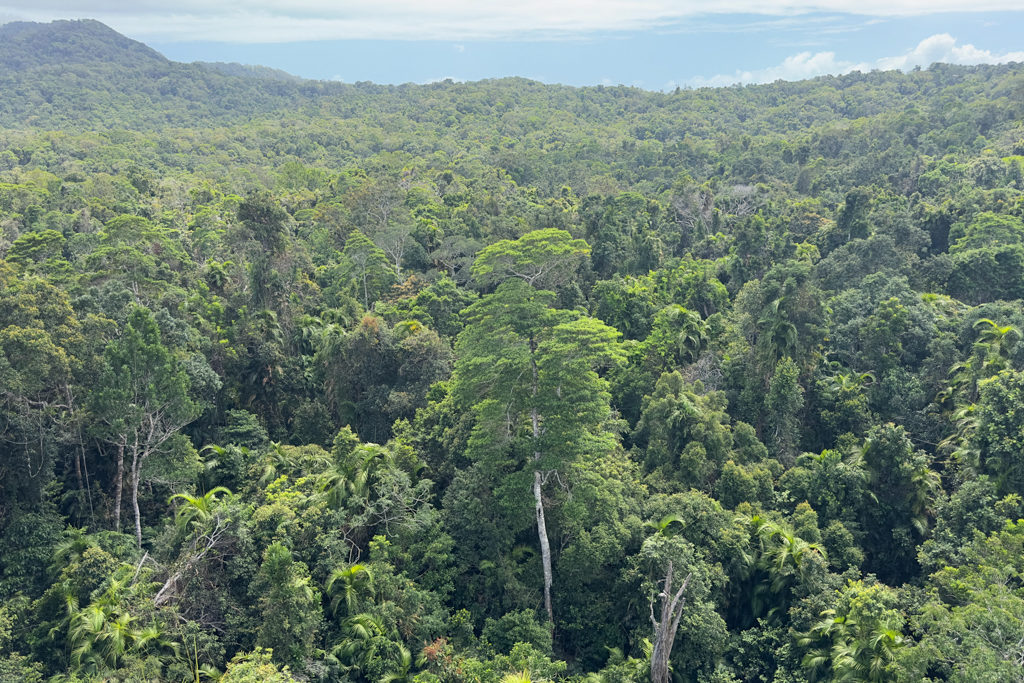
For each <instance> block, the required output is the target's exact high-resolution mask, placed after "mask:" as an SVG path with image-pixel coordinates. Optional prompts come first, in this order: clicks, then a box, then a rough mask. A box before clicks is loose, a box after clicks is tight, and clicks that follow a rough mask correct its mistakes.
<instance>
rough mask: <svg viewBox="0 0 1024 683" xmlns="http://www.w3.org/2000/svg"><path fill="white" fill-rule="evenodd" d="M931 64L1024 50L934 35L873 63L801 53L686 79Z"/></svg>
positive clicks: (1023, 55) (713, 81)
mask: <svg viewBox="0 0 1024 683" xmlns="http://www.w3.org/2000/svg"><path fill="white" fill-rule="evenodd" d="M935 62H944V63H947V64H1003V63H1005V62H1024V51H1021V52H1007V53H1005V54H995V53H993V52H992V51H991V50H981V49H978V48H976V47H975V46H973V45H971V44H970V43H965V44H964V45H957V42H956V38H954V37H953V36H951V35H949V34H948V33H938V34H935V35H933V36H929V37H928V38H925V39H924V40H922V41H921V42H920V43H918V45H917V47H915V48H914V49H912V50H910V51H908V52H906V53H905V54H902V55H898V56H896V57H882V58H881V59H877V60H875V61H874V62H851V61H845V60H841V59H836V55H835V53H834V52H816V53H813V54H812V53H810V52H801V53H799V54H795V55H792V56H790V57H786V59H785V60H783V62H782V63H781V64H779V65H777V66H771V67H768V68H766V69H755V70H752V71H737V72H736V73H734V74H718V75H716V76H712V77H711V78H702V77H699V76H698V77H696V78H692V79H690V81H689V83H690V85H693V86H696V87H702V86H723V85H732V84H734V83H771V82H772V81H777V80H784V81H798V80H801V79H804V78H813V77H815V76H823V75H825V74H845V73H850V72H851V71H863V72H867V71H871V70H873V69H881V70H883V71H884V70H891V69H902V70H904V71H906V70H909V69H912V68H914V67H915V66H922V67H924V66H929V65H930V64H934V63H935Z"/></svg>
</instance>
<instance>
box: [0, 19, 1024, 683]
mask: <svg viewBox="0 0 1024 683" xmlns="http://www.w3.org/2000/svg"><path fill="white" fill-rule="evenodd" d="M0 92H2V93H3V96H2V98H0V600H2V602H0V680H2V681H26V682H28V683H33V682H39V681H44V680H45V681H52V682H54V683H71V682H85V681H215V680H219V681H221V683H243V682H245V683H253V682H259V683H282V682H289V681H317V682H321V681H322V682H327V681H353V682H364V681H365V682H369V681H374V682H376V681H384V682H391V683H397V682H399V681H417V682H418V683H448V682H455V681H473V682H482V683H483V682H496V683H497V682H503V683H515V682H526V681H535V682H540V681H564V682H566V683H569V682H575V683H584V682H587V683H591V682H592V683H597V682H607V683H612V682H630V681H652V682H653V683H667V682H668V681H694V682H696V681H700V682H706V683H712V682H714V683H729V682H739V681H762V682H765V683H805V682H812V681H965V682H973V681H1000V682H1007V681H1024V521H1022V518H1024V343H1021V331H1022V330H1024V303H1022V298H1024V66H1022V65H1020V64H1011V65H1002V66H981V67H953V66H946V65H933V66H932V67H931V68H928V69H923V70H916V71H913V72H909V73H901V72H872V73H866V74H865V73H852V74H849V75H845V76H840V77H822V78H817V79H814V80H808V81H802V82H794V83H787V82H781V81H780V82H777V83H773V84H770V85H757V86H746V87H738V86H737V87H730V88H719V89H710V88H705V89H697V90H677V91H676V92H668V93H656V92H646V91H643V90H638V89H635V88H627V87H601V86H599V87H593V88H570V87H563V86H555V85H543V84H540V83H536V82H532V81H527V80H522V79H503V80H493V81H481V82H477V83H453V82H450V81H448V82H440V83H433V84H428V85H403V86H379V85H374V84H370V83H357V84H343V83H321V82H312V81H303V80H301V79H297V78H293V77H289V76H288V75H287V74H282V73H281V72H275V71H272V70H269V69H262V68H250V67H241V66H239V65H228V64H200V63H196V64H178V63H175V62H171V61H168V60H166V59H164V58H163V57H162V56H161V55H159V54H158V53H156V52H154V51H152V50H150V49H149V48H146V47H145V46H143V45H141V44H139V43H135V42H134V41H130V40H128V39H127V38H124V37H123V36H119V35H118V34H116V33H114V32H113V31H111V30H110V29H108V28H106V27H105V26H103V25H102V24H98V23H96V22H90V21H82V22H57V23H54V24H49V25H39V24H8V25H5V26H2V27H0Z"/></svg>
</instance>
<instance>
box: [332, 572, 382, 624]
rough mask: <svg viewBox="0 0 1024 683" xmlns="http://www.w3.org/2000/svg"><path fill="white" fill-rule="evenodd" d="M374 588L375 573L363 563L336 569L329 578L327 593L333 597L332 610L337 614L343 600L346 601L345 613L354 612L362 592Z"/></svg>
mask: <svg viewBox="0 0 1024 683" xmlns="http://www.w3.org/2000/svg"><path fill="white" fill-rule="evenodd" d="M372 590H373V574H372V573H371V572H370V570H369V568H368V567H366V565H362V564H352V565H349V566H348V567H344V568H342V569H335V570H334V571H333V572H331V576H330V578H329V579H327V595H329V596H330V597H331V611H332V612H334V613H335V614H337V612H338V607H340V605H341V603H342V602H344V603H345V613H346V614H354V613H355V611H356V609H358V607H359V598H360V594H361V593H362V592H363V591H372Z"/></svg>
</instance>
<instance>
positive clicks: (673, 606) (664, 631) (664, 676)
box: [651, 560, 693, 683]
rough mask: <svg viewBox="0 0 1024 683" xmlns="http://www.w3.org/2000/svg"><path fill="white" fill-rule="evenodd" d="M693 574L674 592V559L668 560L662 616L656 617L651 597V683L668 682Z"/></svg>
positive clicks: (662, 594)
mask: <svg viewBox="0 0 1024 683" xmlns="http://www.w3.org/2000/svg"><path fill="white" fill-rule="evenodd" d="M691 576H693V575H692V574H687V575H686V578H685V579H683V583H682V585H680V586H679V588H678V589H677V590H676V592H675V595H673V594H672V560H669V562H668V571H667V572H665V585H664V587H663V589H662V591H661V594H660V596H659V597H661V616H660V617H659V618H658V619H655V618H654V598H651V624H653V625H654V647H653V649H652V650H651V683H668V681H669V675H668V660H669V656H670V655H671V654H672V644H673V643H674V642H675V639H676V632H677V631H678V630H679V621H680V620H681V619H682V616H683V608H684V607H686V598H685V597H683V593H684V592H685V591H686V587H687V586H688V585H689V583H690V577H691Z"/></svg>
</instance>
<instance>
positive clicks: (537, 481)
mask: <svg viewBox="0 0 1024 683" xmlns="http://www.w3.org/2000/svg"><path fill="white" fill-rule="evenodd" d="M536 350H537V348H536V342H534V340H533V339H531V340H530V355H531V358H530V365H531V366H532V368H533V392H532V393H533V397H534V401H536V398H537V386H538V384H540V378H539V372H538V370H537V359H536V358H534V357H533V354H534V353H535V352H536ZM530 423H531V426H532V427H533V443H534V446H535V447H536V445H537V443H538V442H539V440H540V415H539V414H538V413H537V406H536V403H535V404H534V406H533V407H532V408H531V409H530ZM533 460H534V462H539V461H540V451H539V450H534V452H533ZM542 478H543V475H541V472H540V470H539V469H536V470H534V471H533V503H534V506H535V511H536V513H537V538H538V540H539V541H540V561H541V566H542V567H543V570H544V609H545V610H546V611H547V613H548V621H550V622H551V623H554V622H555V613H554V610H552V609H551V584H552V578H551V544H550V543H549V542H548V525H547V522H546V521H545V519H544V496H543V492H542V491H541V484H542V483H543V482H542Z"/></svg>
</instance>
